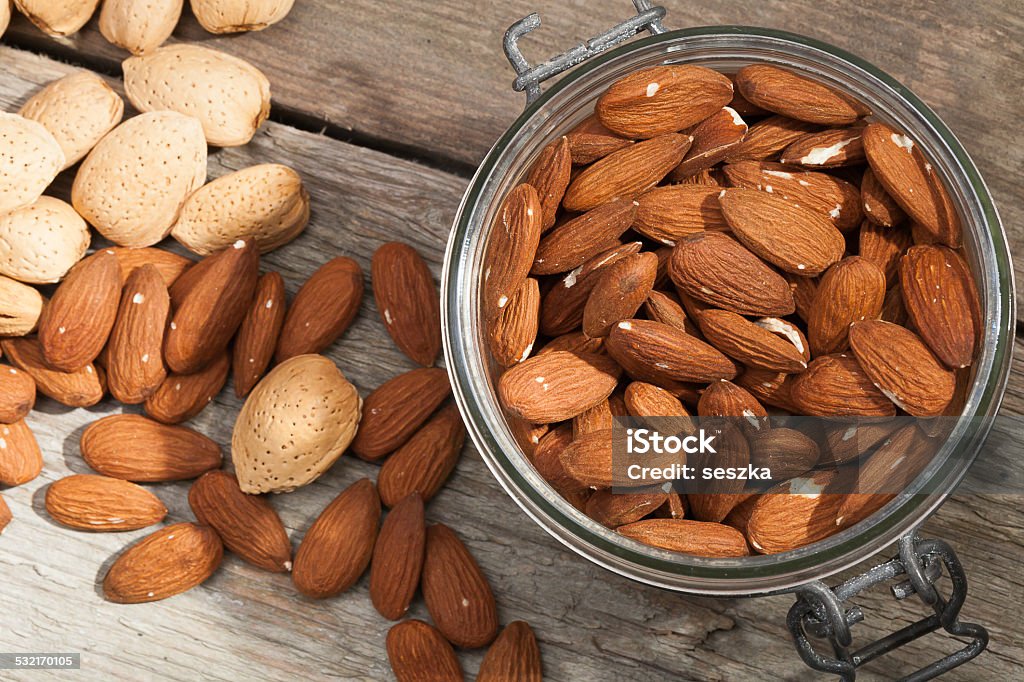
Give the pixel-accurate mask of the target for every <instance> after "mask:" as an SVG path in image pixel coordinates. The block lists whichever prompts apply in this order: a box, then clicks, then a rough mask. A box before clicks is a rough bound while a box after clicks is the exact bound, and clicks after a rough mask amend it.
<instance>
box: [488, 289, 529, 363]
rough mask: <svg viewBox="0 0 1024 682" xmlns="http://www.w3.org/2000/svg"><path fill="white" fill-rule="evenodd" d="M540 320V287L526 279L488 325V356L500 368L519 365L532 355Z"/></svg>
mask: <svg viewBox="0 0 1024 682" xmlns="http://www.w3.org/2000/svg"><path fill="white" fill-rule="evenodd" d="M539 320H540V287H539V286H538V285H537V280H535V279H532V278H527V279H525V280H523V284H522V285H521V286H520V287H519V290H518V291H516V293H515V294H513V295H512V299H511V300H510V301H509V302H508V305H506V306H505V307H504V308H502V310H501V313H500V314H499V315H498V317H496V318H495V319H494V321H493V322H492V323H491V327H490V331H489V333H488V336H487V340H488V342H489V347H490V350H491V355H492V356H494V359H495V360H497V361H498V363H499V364H501V366H502V367H511V366H512V365H514V364H516V363H517V362H522V361H523V360H525V359H526V358H528V357H529V356H530V353H531V351H533V343H534V341H536V339H537V327H538V324H539Z"/></svg>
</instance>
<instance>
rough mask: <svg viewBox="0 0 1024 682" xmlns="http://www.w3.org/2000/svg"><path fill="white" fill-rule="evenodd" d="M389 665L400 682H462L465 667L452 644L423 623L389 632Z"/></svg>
mask: <svg viewBox="0 0 1024 682" xmlns="http://www.w3.org/2000/svg"><path fill="white" fill-rule="evenodd" d="M387 650H388V661H389V662H390V663H391V672H393V673H394V675H395V680H397V682H461V681H462V680H463V679H464V677H463V674H462V666H460V665H459V659H458V657H457V656H456V655H455V650H454V649H452V645H451V644H449V643H448V640H446V639H445V638H444V635H442V634H441V633H440V632H438V631H437V630H436V629H435V628H433V627H432V626H430V625H428V624H426V623H424V622H423V621H422V620H404V621H402V622H401V623H398V624H397V625H394V626H393V627H392V628H391V629H390V630H389V631H388V637H387Z"/></svg>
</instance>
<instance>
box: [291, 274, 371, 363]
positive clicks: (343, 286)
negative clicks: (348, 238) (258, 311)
mask: <svg viewBox="0 0 1024 682" xmlns="http://www.w3.org/2000/svg"><path fill="white" fill-rule="evenodd" d="M362 302H363V269H362V268H361V267H359V264H358V263H356V262H355V261H354V260H352V259H351V258H346V257H344V256H339V257H337V258H332V259H331V260H329V261H327V262H326V263H324V264H323V265H321V266H320V268H319V269H318V270H317V271H316V272H314V273H313V274H312V275H310V277H309V279H308V280H306V283H305V284H303V285H302V288H300V289H299V292H298V293H297V294H295V299H294V300H293V301H292V304H291V306H290V307H289V308H288V314H287V315H286V316H285V318H284V323H283V326H282V327H281V334H280V336H279V337H278V340H277V349H276V351H275V352H274V357H275V359H276V360H277V361H278V362H283V361H285V360H287V359H288V358H293V357H295V356H297V355H305V354H308V353H319V352H321V351H323V350H325V349H326V348H327V347H328V346H330V345H331V344H332V343H334V341H335V340H336V339H338V338H339V337H340V336H341V335H342V334H344V333H345V330H347V329H348V328H349V326H351V324H352V322H353V321H354V320H355V319H356V315H358V314H359V307H360V305H362ZM281 304H282V305H284V300H283V299H282V300H281Z"/></svg>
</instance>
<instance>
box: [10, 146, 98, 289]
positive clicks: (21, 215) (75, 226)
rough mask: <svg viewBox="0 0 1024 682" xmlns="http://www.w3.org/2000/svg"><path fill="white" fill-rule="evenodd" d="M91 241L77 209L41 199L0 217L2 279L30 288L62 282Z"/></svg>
mask: <svg viewBox="0 0 1024 682" xmlns="http://www.w3.org/2000/svg"><path fill="white" fill-rule="evenodd" d="M0 135H2V133H0ZM0 181H2V171H0ZM0 194H3V192H2V190H0ZM89 241H90V236H89V227H88V225H86V224H85V221H84V220H82V217H81V216H79V215H78V214H77V213H76V212H75V209H73V208H72V207H71V206H69V205H68V204H66V203H64V202H63V201H61V200H60V199H55V198H53V197H48V196H44V197H39V199H38V200H36V202H35V203H33V204H30V205H28V206H26V207H24V208H19V209H17V210H13V211H10V212H9V213H0V275H6V276H7V277H10V278H11V279H16V280H18V281H19V282H25V283H27V284H51V283H54V282H59V281H60V280H61V278H63V277H64V275H65V274H67V272H68V271H69V270H70V269H71V268H72V267H73V266H74V265H75V263H77V262H78V261H79V260H81V258H82V256H84V255H85V251H86V249H88V248H89Z"/></svg>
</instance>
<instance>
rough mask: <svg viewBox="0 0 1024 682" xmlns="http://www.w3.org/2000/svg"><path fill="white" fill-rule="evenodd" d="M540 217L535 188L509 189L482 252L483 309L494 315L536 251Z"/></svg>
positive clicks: (539, 205) (486, 314) (511, 291)
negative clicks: (485, 247) (485, 248)
mask: <svg viewBox="0 0 1024 682" xmlns="http://www.w3.org/2000/svg"><path fill="white" fill-rule="evenodd" d="M542 220H543V214H542V208H541V204H540V197H539V196H538V195H537V190H535V189H534V188H533V187H532V186H530V185H527V184H521V185H517V186H516V187H515V188H513V189H512V191H511V192H509V193H508V196H506V197H505V200H504V202H503V203H502V205H501V209H500V211H499V213H498V217H497V219H496V220H495V224H494V229H492V230H491V233H490V236H489V238H488V242H487V253H486V254H485V255H484V281H483V304H482V305H483V310H484V315H485V317H486V318H487V319H493V318H494V317H496V316H497V314H498V313H499V312H501V309H502V308H504V307H505V306H506V305H508V301H509V299H511V298H512V295H513V294H514V293H515V292H516V291H517V290H518V289H519V287H520V286H522V283H523V280H524V279H526V276H527V274H528V273H529V272H530V268H531V267H532V265H533V260H534V257H535V255H536V253H537V245H538V244H539V243H540V233H541V225H542Z"/></svg>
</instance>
